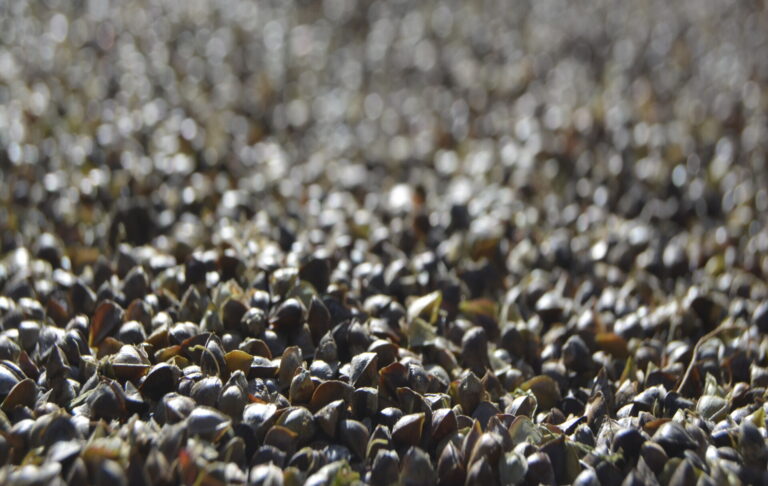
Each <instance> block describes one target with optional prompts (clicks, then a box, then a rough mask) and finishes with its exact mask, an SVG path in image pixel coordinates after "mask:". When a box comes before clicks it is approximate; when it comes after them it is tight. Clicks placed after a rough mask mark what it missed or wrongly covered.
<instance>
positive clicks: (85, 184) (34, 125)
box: [0, 0, 768, 275]
mask: <svg viewBox="0 0 768 486" xmlns="http://www.w3.org/2000/svg"><path fill="white" fill-rule="evenodd" d="M767 39H768V15H766V7H765V2H763V1H752V0H747V1H740V2H720V1H715V0H684V1H678V2H672V3H671V4H670V2H666V1H633V2H612V1H603V0H599V1H583V0H578V1H558V0H537V1H535V2H525V1H512V2H509V1H503V0H498V1H493V0H475V1H471V2H456V1H426V2H408V1H386V2H385V1H361V2H356V1H352V0H322V1H319V0H318V1H311V0H302V1H293V2H289V1H284V0H279V1H260V2H253V1H245V0H242V1H241V0H190V1H185V2H178V1H174V0H141V1H134V2H122V1H110V0H80V1H66V0H45V1H25V0H4V1H0V168H2V171H1V172H0V201H2V207H0V228H2V230H3V231H2V247H1V249H2V253H6V252H8V251H10V250H12V249H14V248H15V247H17V246H19V245H21V244H25V243H26V242H29V241H31V240H33V239H35V238H37V235H38V234H39V233H41V232H52V233H55V234H57V235H58V237H59V238H61V239H62V240H63V242H64V243H65V244H66V245H67V246H83V247H96V248H108V247H111V246H113V245H115V244H116V243H117V242H118V241H129V242H131V243H134V244H144V243H148V242H153V244H154V245H156V246H157V247H159V248H163V247H164V246H165V247H170V246H172V245H176V243H171V242H170V240H168V239H167V238H165V236H172V237H173V239H174V241H177V240H178V241H182V242H185V246H184V248H194V247H195V246H196V245H197V244H199V243H201V241H202V240H201V239H202V238H203V236H204V235H206V234H209V233H211V232H212V233H213V234H214V239H213V243H216V242H217V240H216V238H217V236H216V235H221V234H223V235H225V236H221V237H220V238H226V235H228V234H231V230H230V232H229V233H228V232H227V231H223V232H222V228H223V227H225V226H227V224H229V223H227V221H229V222H233V221H235V222H236V221H253V222H254V223H255V224H256V228H257V230H258V231H263V232H277V233H275V235H274V236H275V238H276V239H280V238H281V237H284V238H287V241H286V244H288V246H290V243H292V241H293V240H292V238H293V237H292V236H291V235H293V234H294V233H295V232H296V231H297V228H298V226H299V225H301V224H307V222H309V223H308V226H312V227H317V228H320V229H322V230H323V232H321V233H320V234H314V235H312V234H310V235H309V236H307V238H309V240H313V238H314V240H317V241H316V242H317V243H319V242H320V241H321V240H324V239H326V238H329V237H333V235H334V234H339V235H345V234H347V233H349V229H350V228H353V229H355V230H356V231H361V232H362V233H364V234H366V235H367V233H366V232H367V231H369V230H371V231H372V229H371V228H375V227H376V226H378V225H382V224H383V225H384V226H387V225H388V226H389V228H390V232H394V233H396V232H397V217H398V214H400V213H402V212H403V211H406V212H407V211H408V207H409V206H412V205H414V204H416V205H419V207H420V211H421V212H422V213H423V214H422V215H423V218H424V221H423V225H424V226H425V227H426V228H436V227H442V228H456V229H466V228H468V229H470V231H475V232H478V233H481V234H482V233H484V232H485V233H487V232H494V231H500V232H507V233H508V232H510V231H512V229H510V228H514V230H515V231H522V232H526V233H527V234H528V235H529V236H530V238H531V240H532V241H534V242H541V241H542V238H543V237H540V236H538V235H539V233H540V232H541V233H548V232H550V231H551V230H554V229H557V230H558V231H561V232H565V233H564V234H562V235H561V236H562V237H563V238H574V237H576V236H578V234H580V233H582V232H584V231H587V230H589V229H591V228H593V227H594V226H596V225H597V226H600V227H603V226H605V229H604V230H600V231H601V234H608V233H611V231H622V226H621V224H620V223H621V222H622V221H627V220H638V221H641V222H642V223H643V224H646V225H647V227H649V228H653V229H654V231H658V232H659V233H658V234H659V235H661V241H662V245H665V244H667V246H669V245H668V244H669V243H670V242H672V243H673V246H675V247H676V248H678V249H680V248H682V250H681V251H687V254H688V256H689V257H691V258H692V259H695V258H696V257H697V255H698V254H697V253H696V252H697V251H698V252H699V253H701V254H702V255H704V254H707V251H699V250H695V249H690V248H687V246H686V245H688V242H689V241H690V240H694V241H698V240H704V239H707V237H712V236H714V237H715V243H713V244H714V245H716V246H717V245H720V246H721V247H726V246H727V247H728V248H731V249H730V250H728V251H726V252H725V253H724V254H723V255H721V257H722V259H724V261H725V263H726V264H736V265H739V266H741V267H743V268H744V269H745V270H747V271H749V272H752V273H755V274H757V275H762V274H763V273H764V272H765V271H768V260H766V259H765V257H764V256H763V255H764V254H765V251H766V249H768V235H766V232H765V230H764V225H765V214H766V209H768V179H767V176H768V171H767V170H766V161H765V154H766V144H767V139H766V106H767V104H768V97H767V96H766V82H765V81H766V78H768V56H766V55H765V52H766V47H768V46H767V45H766V40H767ZM448 208H451V210H450V211H448ZM393 218H394V219H393ZM116 220H119V221H121V224H117V225H116V223H115V221H116ZM393 221H395V223H393ZM270 222H271V224H268V223H270ZM393 224H394V226H393ZM259 225H261V226H259ZM451 225H453V226H451ZM393 228H394V229H393ZM281 232H283V233H281ZM640 233H642V232H640ZM286 235H287V236H286ZM329 235H330V236H329ZM430 237H431V238H433V239H437V240H441V239H444V238H446V237H447V235H446V234H445V233H436V234H433V235H431V236H430ZM637 237H638V238H641V237H643V235H642V234H639V235H638V236H637ZM676 242H677V243H676ZM590 244H591V242H590V241H585V242H583V245H582V247H585V245H586V246H589V245H590ZM571 246H572V247H574V244H572V245H571ZM575 247H576V250H578V248H580V247H579V243H578V241H577V242H576V243H575ZM405 249H406V251H407V250H408V245H407V244H406V245H405ZM599 250H600V249H598V251H599ZM174 251H177V252H180V251H182V250H179V249H178V248H176V249H175V250H174ZM447 253H450V252H449V251H448V250H446V254H447ZM673 253H674V252H673ZM709 253H710V254H711V253H712V251H710V252H709ZM692 254H693V256H691V255H692ZM662 256H664V255H661V256H660V258H661V257H662ZM673 256H674V255H673ZM673 256H670V258H673ZM699 258H700V259H701V258H704V259H705V261H706V258H705V257H703V256H701V257H699ZM712 265H717V263H713V264H712Z"/></svg>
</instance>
